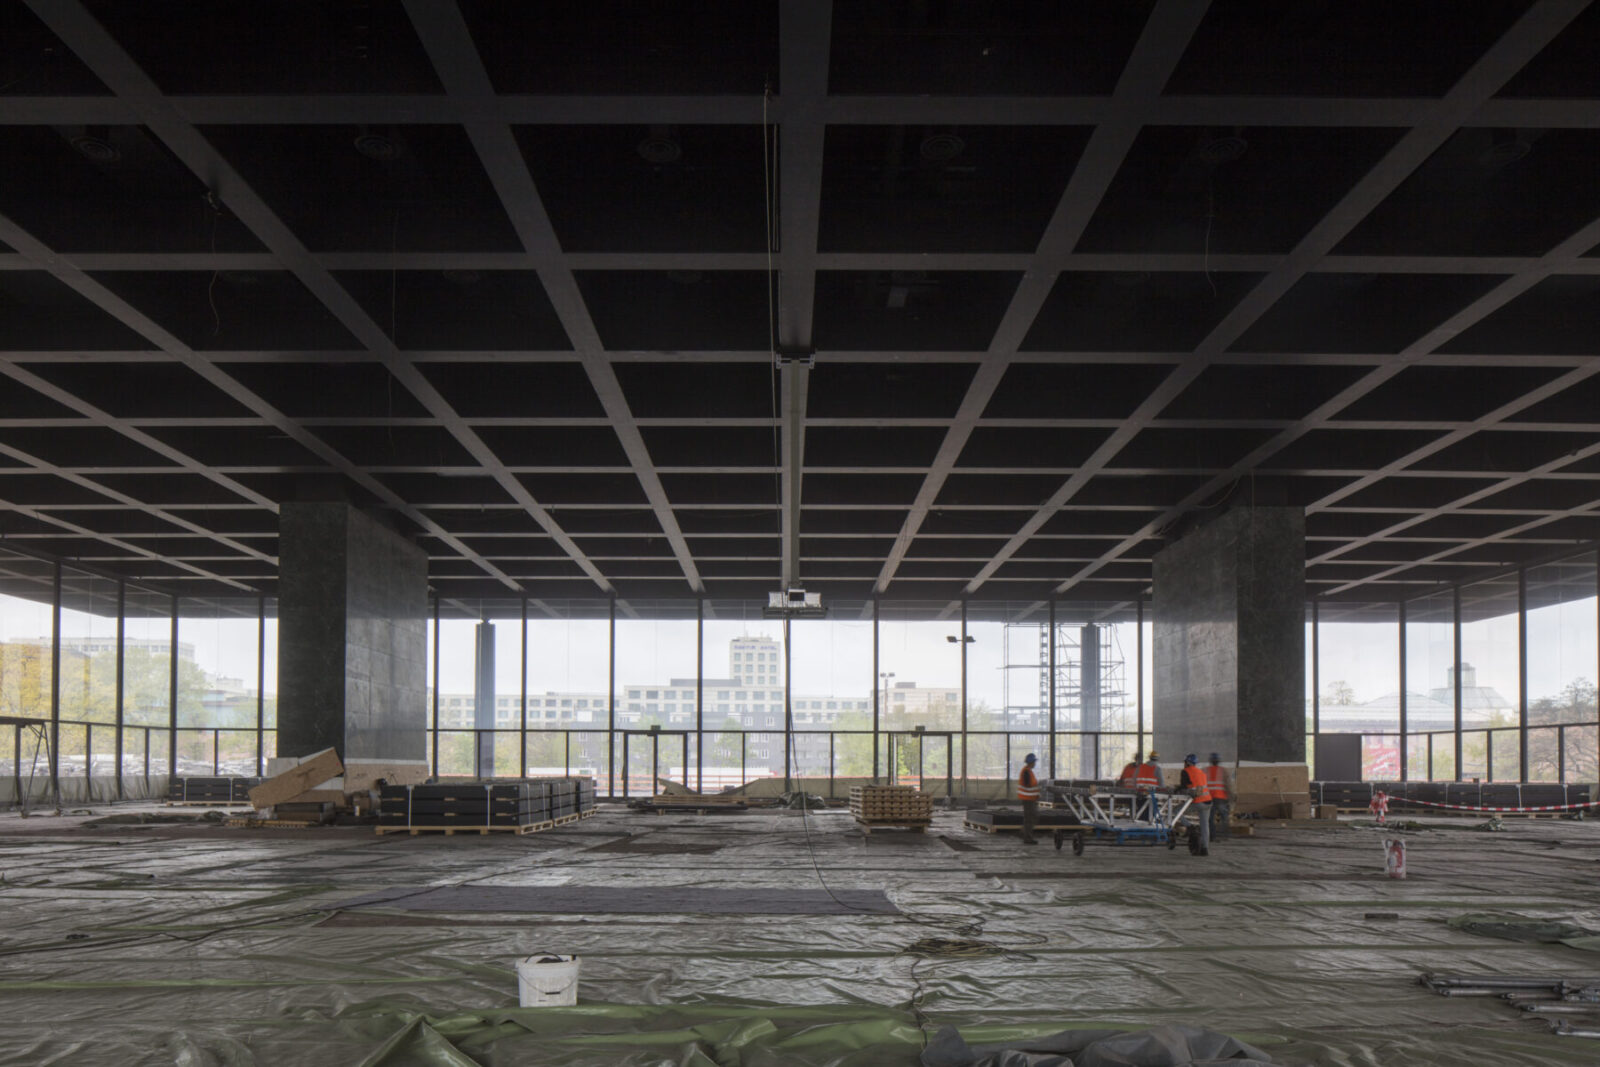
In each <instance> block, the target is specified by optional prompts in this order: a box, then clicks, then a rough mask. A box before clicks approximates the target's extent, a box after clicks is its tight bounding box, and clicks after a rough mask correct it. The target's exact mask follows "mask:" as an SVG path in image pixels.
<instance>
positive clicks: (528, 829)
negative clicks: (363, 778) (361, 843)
mask: <svg viewBox="0 0 1600 1067" xmlns="http://www.w3.org/2000/svg"><path fill="white" fill-rule="evenodd" d="M560 821H561V820H559V819H558V820H556V821H555V822H551V821H549V820H546V821H544V822H529V823H523V824H521V825H520V826H379V827H376V829H377V831H378V833H379V834H410V835H411V836H412V837H416V836H417V835H418V834H444V835H445V836H446V837H453V836H455V835H456V834H480V835H481V834H495V833H503V834H518V835H521V834H535V833H538V832H539V831H540V830H549V829H551V828H552V827H554V826H555V825H556V823H557V822H560Z"/></svg>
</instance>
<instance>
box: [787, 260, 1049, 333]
mask: <svg viewBox="0 0 1600 1067" xmlns="http://www.w3.org/2000/svg"><path fill="white" fill-rule="evenodd" d="M1019 277H1020V275H1017V274H1013V273H1010V272H1008V271H921V270H897V271H819V272H818V273H817V290H816V293H817V295H816V300H817V313H816V343H817V347H819V348H825V349H835V350H840V351H899V352H917V351H945V352H949V351H962V352H981V351H983V350H984V349H986V348H988V347H989V344H990V342H991V341H992V340H993V339H994V335H995V330H996V329H997V328H998V327H999V325H1000V319H1001V317H1002V316H1004V315H1005V313H1006V308H1007V307H1009V306H1010V303H1011V297H1012V294H1013V293H1014V292H1015V291H1016V288H1017V279H1018V278H1019Z"/></svg>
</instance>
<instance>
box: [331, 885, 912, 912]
mask: <svg viewBox="0 0 1600 1067" xmlns="http://www.w3.org/2000/svg"><path fill="white" fill-rule="evenodd" d="M835 898H837V899H835ZM337 906H338V907H340V908H366V907H384V908H398V909H401V910H403V911H453V912H508V913H509V912H534V913H544V914H561V915H898V914H899V910H898V909H897V908H896V907H895V906H894V905H893V904H892V903H890V902H889V898H888V897H887V896H885V895H884V893H883V891H882V890H881V889H836V890H834V891H833V895H832V896H829V895H828V893H826V892H824V891H822V890H820V889H761V888H752V889H707V888H702V887H699V886H692V885H686V886H659V887H649V886H630V887H628V888H625V889H624V888H618V887H615V886H592V885H557V886H520V885H466V886H430V887H425V888H420V889H419V888H417V887H415V886H406V887H399V888H394V889H384V890H380V891H378V892H376V893H367V894H365V895H363V896H359V897H355V898H354V899H352V900H346V901H343V902H341V903H340V904H338V905H337Z"/></svg>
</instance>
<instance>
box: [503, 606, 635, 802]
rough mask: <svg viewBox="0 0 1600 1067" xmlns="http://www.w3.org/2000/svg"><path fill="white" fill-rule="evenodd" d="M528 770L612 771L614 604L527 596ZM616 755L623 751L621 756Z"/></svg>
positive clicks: (603, 775)
mask: <svg viewBox="0 0 1600 1067" xmlns="http://www.w3.org/2000/svg"><path fill="white" fill-rule="evenodd" d="M527 672H528V706H527V711H526V714H527V722H528V735H527V743H526V745H525V746H524V750H525V753H526V755H525V757H524V758H525V759H526V761H527V767H528V773H529V774H530V775H534V776H541V775H568V774H573V775H590V776H593V778H594V779H595V785H596V787H597V788H598V789H600V790H602V791H607V792H609V791H610V789H611V787H612V785H613V781H612V777H611V735H610V733H609V730H610V726H611V712H610V701H611V603H610V601H607V600H551V601H545V600H533V599H530V600H529V601H528V665H527ZM619 758H620V756H619Z"/></svg>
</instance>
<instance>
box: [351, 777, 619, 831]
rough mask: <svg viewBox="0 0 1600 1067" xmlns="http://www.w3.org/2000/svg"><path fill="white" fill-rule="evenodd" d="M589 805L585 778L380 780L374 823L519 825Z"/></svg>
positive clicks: (438, 826)
mask: <svg viewBox="0 0 1600 1067" xmlns="http://www.w3.org/2000/svg"><path fill="white" fill-rule="evenodd" d="M585 790H586V794H585ZM585 795H586V797H587V802H586V804H585V803H584V797H585ZM580 805H583V806H580ZM593 807H594V781H593V779H589V778H519V779H513V780H509V781H483V780H480V779H463V780H462V781H459V782H449V783H431V784H428V785H385V786H384V787H383V791H382V794H381V796H380V799H379V805H378V825H380V826H412V827H419V828H424V829H436V830H448V829H470V828H472V827H476V826H517V827H520V826H531V825H534V824H536V823H542V822H549V821H551V820H554V819H560V818H562V817H564V816H568V815H576V814H577V813H578V812H580V811H587V810H589V809H590V808H593Z"/></svg>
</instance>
